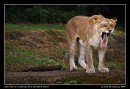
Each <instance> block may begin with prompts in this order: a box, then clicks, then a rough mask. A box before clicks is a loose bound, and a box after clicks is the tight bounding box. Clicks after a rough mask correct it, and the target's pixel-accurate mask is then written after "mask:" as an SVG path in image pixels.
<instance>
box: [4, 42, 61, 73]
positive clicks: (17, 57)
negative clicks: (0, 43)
mask: <svg viewBox="0 0 130 89" xmlns="http://www.w3.org/2000/svg"><path fill="white" fill-rule="evenodd" d="M55 64H56V65H58V64H59V62H57V61H56V60H53V59H50V58H48V57H46V56H44V57H43V56H42V57H40V56H37V55H36V54H35V52H34V51H33V50H31V49H28V48H25V47H24V46H14V45H11V44H6V45H5V69H6V70H7V71H18V70H21V69H23V68H28V67H30V66H47V65H55Z"/></svg>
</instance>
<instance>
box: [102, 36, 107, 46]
mask: <svg viewBox="0 0 130 89" xmlns="http://www.w3.org/2000/svg"><path fill="white" fill-rule="evenodd" d="M102 47H103V48H106V47H107V34H104V36H103V40H102Z"/></svg>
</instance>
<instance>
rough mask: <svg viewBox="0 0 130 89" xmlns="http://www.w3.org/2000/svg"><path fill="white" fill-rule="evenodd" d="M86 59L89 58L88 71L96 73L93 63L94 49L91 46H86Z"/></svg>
mask: <svg viewBox="0 0 130 89" xmlns="http://www.w3.org/2000/svg"><path fill="white" fill-rule="evenodd" d="M85 50H86V60H87V68H86V73H95V68H94V65H93V57H92V54H93V50H92V48H91V47H90V46H86V49H85Z"/></svg>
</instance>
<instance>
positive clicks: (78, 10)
mask: <svg viewBox="0 0 130 89" xmlns="http://www.w3.org/2000/svg"><path fill="white" fill-rule="evenodd" d="M115 7H116V8H115ZM120 8H121V9H122V11H125V10H124V7H123V6H118V5H117V6H110V5H5V22H8V23H66V22H67V21H68V20H69V19H70V18H72V17H74V16H76V15H88V16H91V15H93V14H103V15H105V16H107V17H108V16H109V17H111V16H116V14H118V13H117V11H118V10H117V9H120ZM121 9H120V10H121ZM109 12H110V13H109ZM108 13H109V14H108ZM118 15H119V16H120V17H123V15H122V13H120V14H118Z"/></svg>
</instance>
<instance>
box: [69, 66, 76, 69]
mask: <svg viewBox="0 0 130 89" xmlns="http://www.w3.org/2000/svg"><path fill="white" fill-rule="evenodd" d="M76 69H78V68H77V66H71V67H70V70H76Z"/></svg>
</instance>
